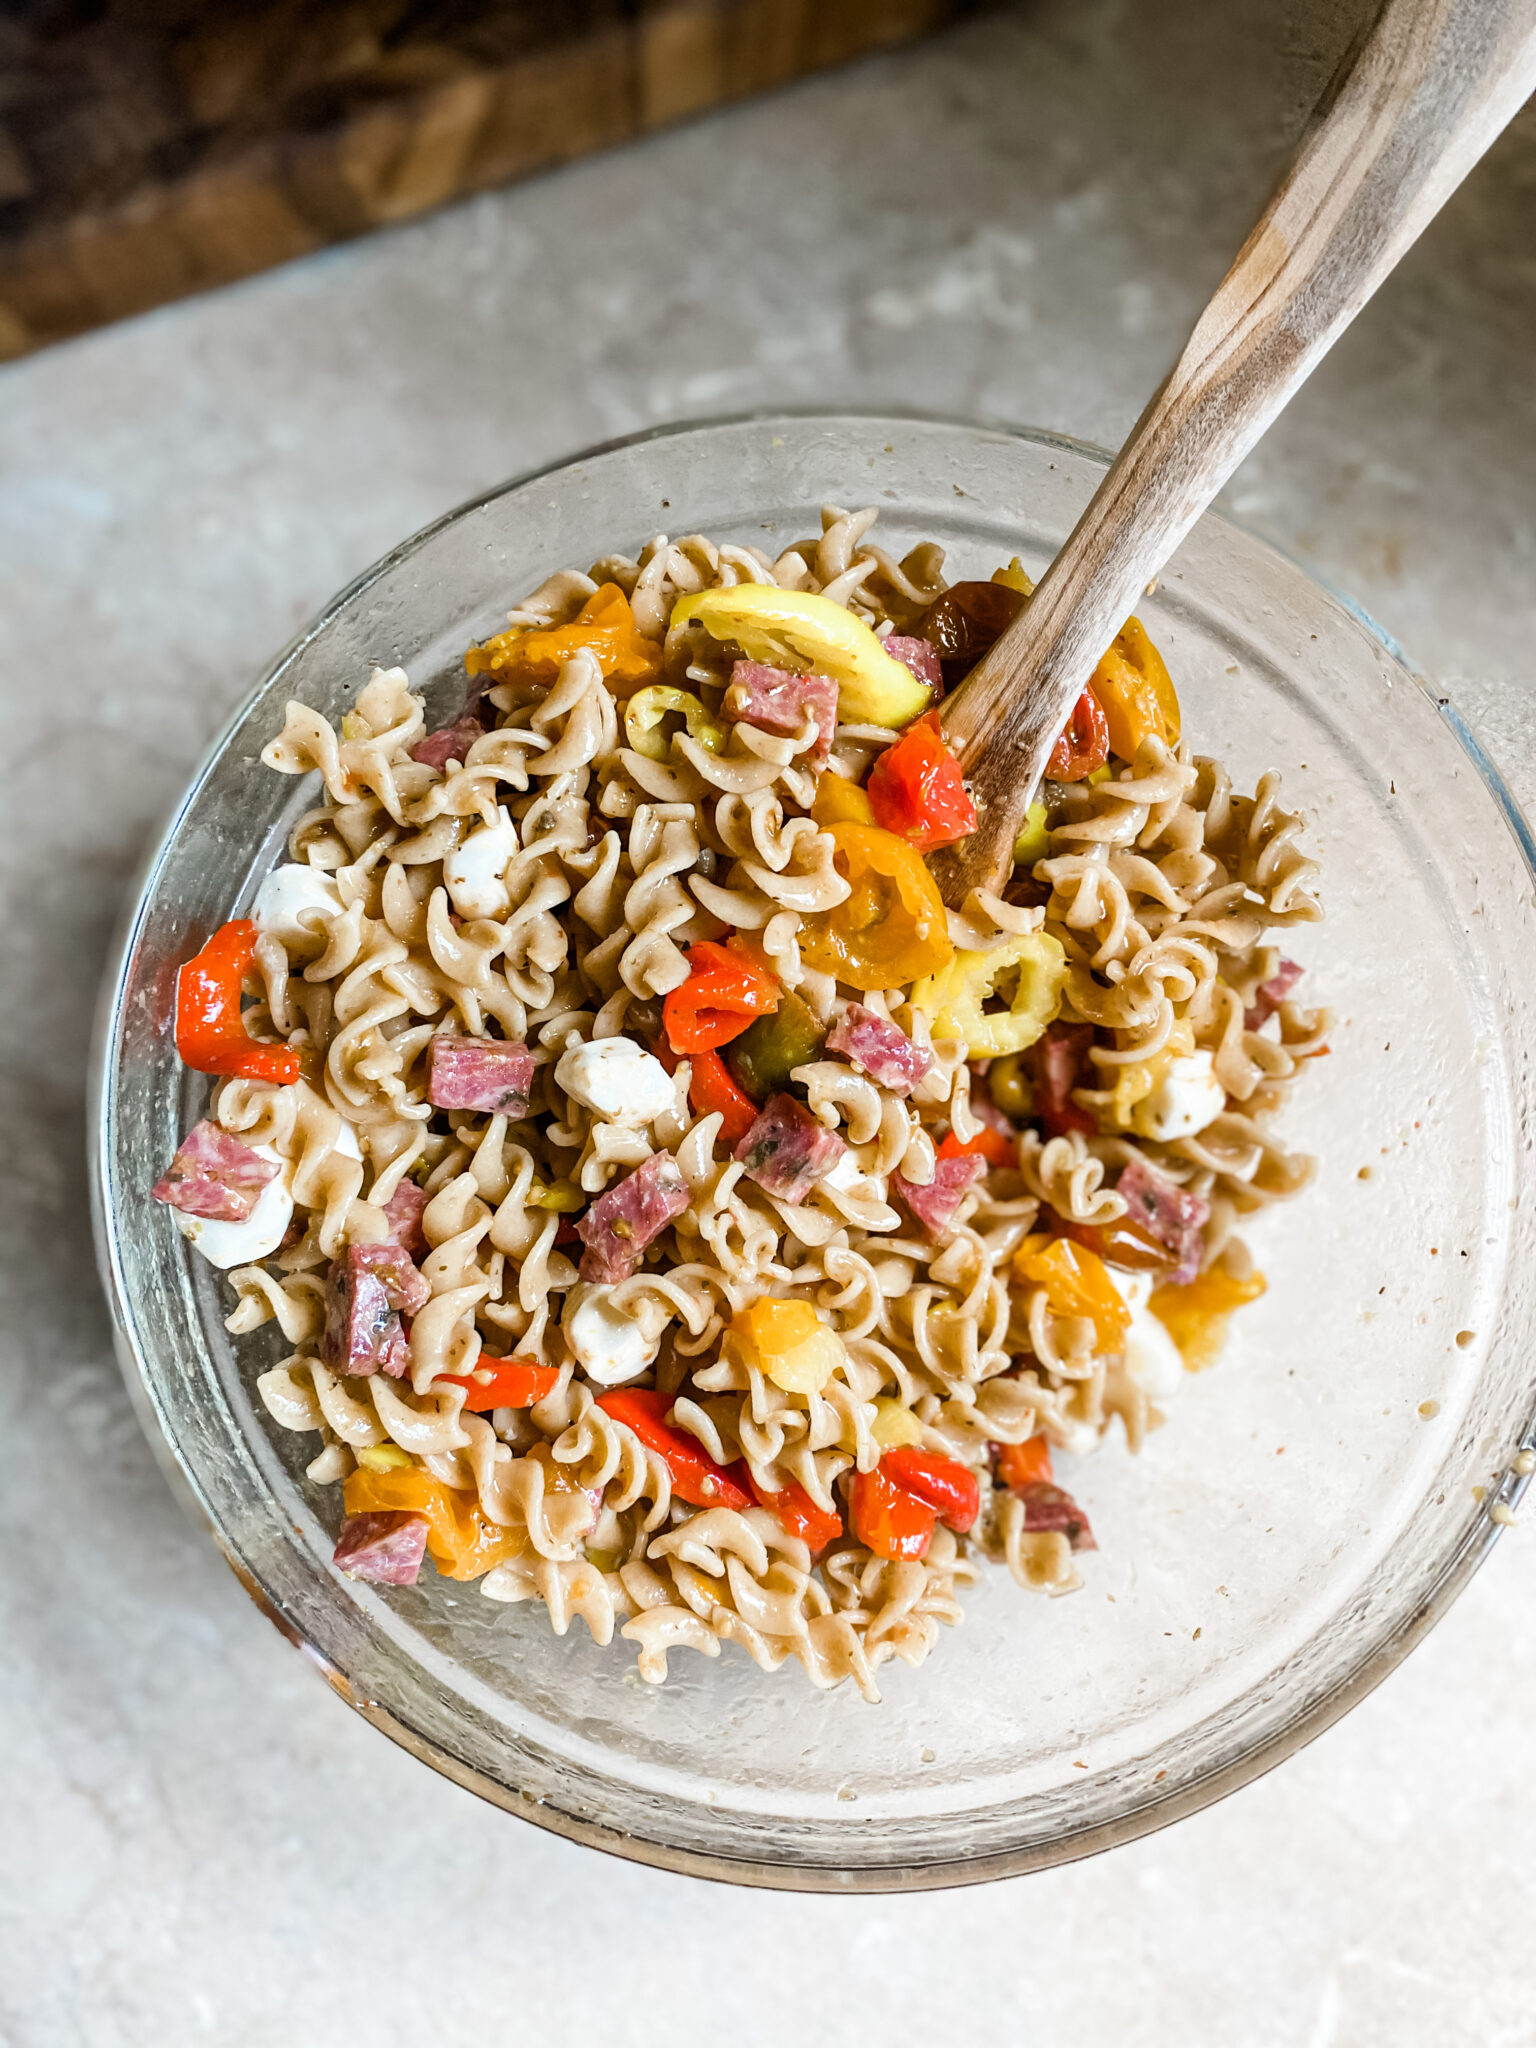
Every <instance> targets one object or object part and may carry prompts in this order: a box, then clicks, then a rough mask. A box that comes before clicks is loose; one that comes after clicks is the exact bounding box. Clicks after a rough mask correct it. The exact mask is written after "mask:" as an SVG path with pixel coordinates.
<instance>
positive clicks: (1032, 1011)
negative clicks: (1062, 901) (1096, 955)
mask: <svg viewBox="0 0 1536 2048" xmlns="http://www.w3.org/2000/svg"><path fill="white" fill-rule="evenodd" d="M1015 970H1016V971H1017V980H1016V985H1015V988H1014V992H1013V995H1012V997H1011V998H1010V999H1009V1003H1008V1007H1007V1009H1006V1010H1000V1011H985V1010H983V1009H982V1007H981V1006H982V1004H983V1003H984V1002H985V1001H986V1000H987V998H988V997H989V996H991V995H993V994H994V993H995V992H996V990H997V987H998V984H999V983H1000V982H1002V981H1003V980H1004V979H1005V978H1006V977H1007V976H1008V975H1009V974H1010V973H1011V972H1013V971H1015ZM1066 982H1067V956H1066V954H1065V953H1064V952H1063V950H1062V947H1061V942H1060V940H1058V939H1053V938H1052V937H1051V936H1050V934H1049V933H1048V932H1025V933H1024V934H1023V935H1022V936H1021V937H1019V938H1017V939H1010V940H1009V941H1008V943H1007V944H1006V945H1004V946H996V947H994V948H993V950H992V951H991V952H990V953H957V954H956V955H955V957H954V959H953V960H952V961H951V962H950V964H949V966H948V967H946V968H945V969H944V970H943V971H942V972H941V973H939V974H933V975H929V976H928V978H927V979H926V980H925V981H923V982H921V983H920V984H919V985H918V986H917V987H916V988H915V989H913V991H912V1003H913V1007H914V1008H915V1009H919V1010H921V1011H922V1012H923V1013H924V1015H925V1016H926V1017H928V1019H929V1020H930V1023H931V1026H932V1030H933V1036H934V1037H935V1038H963V1039H964V1040H965V1045H966V1051H967V1053H968V1054H969V1056H970V1058H972V1059H973V1060H976V1059H1002V1058H1005V1057H1006V1056H1007V1055H1008V1054H1009V1053H1016V1052H1023V1051H1024V1049H1025V1047H1026V1046H1031V1045H1033V1044H1034V1042H1035V1040H1036V1039H1037V1038H1038V1037H1039V1036H1040V1035H1041V1033H1042V1032H1043V1031H1044V1030H1045V1027H1046V1025H1047V1024H1049V1023H1050V1022H1051V1021H1052V1019H1053V1018H1054V1017H1055V1016H1056V1014H1057V1012H1058V1011H1059V1010H1060V1009H1061V992H1062V990H1063V989H1064V988H1065V987H1066Z"/></svg>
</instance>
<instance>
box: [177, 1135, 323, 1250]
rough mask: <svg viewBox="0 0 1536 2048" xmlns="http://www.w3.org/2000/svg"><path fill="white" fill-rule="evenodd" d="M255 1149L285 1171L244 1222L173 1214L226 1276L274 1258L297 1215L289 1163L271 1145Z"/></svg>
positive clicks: (188, 1236)
mask: <svg viewBox="0 0 1536 2048" xmlns="http://www.w3.org/2000/svg"><path fill="white" fill-rule="evenodd" d="M251 1150H252V1151H253V1152H254V1153H255V1154H256V1157H257V1158H258V1159H270V1160H271V1162H272V1164H273V1165H274V1166H277V1167H280V1168H281V1169H282V1171H281V1172H280V1173H279V1174H278V1177H277V1179H276V1180H269V1181H268V1182H267V1184H266V1186H265V1187H264V1188H263V1189H262V1191H261V1193H260V1194H259V1195H258V1196H257V1197H256V1206H255V1207H254V1208H253V1209H252V1211H251V1213H250V1215H249V1216H247V1217H246V1219H245V1221H244V1222H243V1223H229V1222H225V1221H222V1220H221V1219H220V1218H219V1217H217V1216H189V1215H188V1214H187V1212H186V1210H185V1209H172V1211H171V1214H172V1215H173V1216H174V1217H175V1218H176V1227H177V1229H178V1230H179V1231H180V1232H181V1234H182V1236H183V1237H184V1238H185V1239H186V1240H187V1242H188V1244H190V1245H191V1247H192V1249H193V1250H194V1251H195V1252H200V1253H201V1254H202V1256H203V1257H204V1258H205V1259H206V1260H207V1261H208V1263H209V1265H210V1266H217V1267H218V1268H219V1269H220V1271H221V1272H225V1273H227V1272H228V1271H229V1269H230V1267H231V1266H249V1265H250V1264H252V1263H253V1261H255V1260H256V1259H268V1258H270V1257H271V1256H272V1254H273V1252H275V1251H276V1250H277V1248H278V1246H279V1245H280V1244H281V1243H282V1241H283V1233H284V1232H285V1231H286V1230H287V1228H288V1223H289V1219H290V1218H291V1217H292V1215H293V1196H292V1194H291V1193H290V1192H289V1188H288V1175H289V1172H290V1168H289V1166H288V1162H287V1161H286V1160H285V1159H283V1158H282V1157H281V1156H280V1155H279V1154H278V1153H276V1152H274V1151H273V1149H272V1147H271V1146H270V1145H253V1146H252V1147H251Z"/></svg>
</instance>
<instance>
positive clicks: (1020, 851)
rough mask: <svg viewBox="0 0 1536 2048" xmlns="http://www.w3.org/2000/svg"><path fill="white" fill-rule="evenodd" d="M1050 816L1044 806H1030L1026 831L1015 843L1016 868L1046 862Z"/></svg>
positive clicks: (1048, 846) (1014, 860) (1025, 825)
mask: <svg viewBox="0 0 1536 2048" xmlns="http://www.w3.org/2000/svg"><path fill="white" fill-rule="evenodd" d="M1091 779H1092V778H1091V777H1090V780H1091ZM1049 815H1050V814H1049V812H1048V811H1047V810H1046V808H1045V805H1044V804H1031V805H1030V807H1029V810H1028V812H1027V813H1026V814H1025V819H1024V830H1023V831H1022V832H1021V833H1020V834H1019V836H1018V838H1017V839H1015V841H1014V842H1013V864H1014V866H1015V867H1016V868H1032V867H1033V866H1034V864H1035V862H1036V861H1037V860H1044V859H1045V857H1046V855H1047V854H1048V853H1049V852H1050V850H1051V828H1050V826H1049V825H1048V824H1047V823H1046V819H1047V818H1048V817H1049Z"/></svg>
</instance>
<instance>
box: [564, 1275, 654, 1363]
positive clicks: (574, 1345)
mask: <svg viewBox="0 0 1536 2048" xmlns="http://www.w3.org/2000/svg"><path fill="white" fill-rule="evenodd" d="M612 1295H613V1290H612V1288H610V1287H595V1286H590V1285H588V1284H586V1283H585V1282H583V1283H581V1284H579V1285H578V1286H576V1287H573V1288H572V1289H571V1293H570V1296H569V1300H568V1305H567V1308H566V1312H565V1341H566V1343H567V1344H569V1345H570V1347H571V1352H572V1355H573V1356H574V1358H575V1360H576V1363H577V1364H578V1365H579V1366H580V1367H581V1369H582V1371H583V1372H584V1373H585V1374H586V1375H587V1378H588V1379H589V1380H595V1381H596V1382H597V1384H598V1385H599V1386H600V1387H622V1386H623V1385H624V1384H625V1382H626V1381H628V1380H635V1379H638V1378H639V1377H640V1375H641V1373H643V1372H644V1371H645V1370H646V1368H647V1367H648V1366H649V1365H650V1364H651V1363H652V1361H653V1360H654V1359H655V1356H656V1353H657V1351H658V1350H659V1349H660V1344H659V1341H658V1342H652V1341H651V1340H650V1339H649V1338H648V1337H647V1336H646V1334H645V1332H644V1330H642V1329H641V1327H640V1325H639V1324H638V1323H637V1322H636V1321H635V1319H634V1317H633V1316H631V1315H626V1314H625V1312H624V1310H623V1309H621V1308H615V1306H614V1304H613V1299H612Z"/></svg>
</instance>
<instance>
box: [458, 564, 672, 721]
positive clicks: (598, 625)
mask: <svg viewBox="0 0 1536 2048" xmlns="http://www.w3.org/2000/svg"><path fill="white" fill-rule="evenodd" d="M580 647H590V648H591V650H592V652H593V653H594V654H595V655H596V656H597V665H598V667H599V668H600V669H601V670H602V672H603V680H604V682H606V683H607V684H608V685H609V687H610V688H615V686H617V694H618V695H620V696H624V695H625V694H627V692H628V691H629V690H631V689H634V688H637V687H638V686H639V685H640V684H642V683H649V682H654V681H655V679H656V677H657V676H658V675H660V673H661V647H660V645H659V644H658V642H656V641H655V640H647V639H646V638H645V636H644V634H643V633H641V631H640V630H639V628H638V627H637V626H636V624H635V615H634V613H633V612H632V611H631V610H630V608H629V599H628V598H627V597H626V596H625V595H624V593H623V591H622V590H621V589H620V588H619V586H618V584H617V583H604V584H603V585H601V586H600V588H598V589H597V590H595V591H593V593H592V595H591V596H590V597H589V598H588V599H587V601H586V603H585V604H584V605H583V606H582V608H581V610H580V612H578V614H577V615H576V617H575V618H574V619H573V620H572V621H571V623H570V624H569V625H568V626H532V627H529V626H513V627H511V628H510V629H509V630H508V631H507V632H505V633H497V634H496V635H495V636H494V638H492V639H490V640H487V641H485V642H484V644H483V645H482V646H479V647H471V648H470V649H469V651H468V652H467V653H466V655H465V656H464V667H465V669H466V670H467V671H468V673H469V674H470V675H472V676H480V675H490V676H494V677H495V678H496V680H497V681H498V682H525V683H552V682H553V681H554V680H555V678H556V677H557V676H558V675H559V673H560V664H561V663H562V662H563V661H565V660H567V659H568V658H569V657H570V656H571V655H572V654H574V653H575V652H576V650H577V649H578V648H580Z"/></svg>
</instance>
